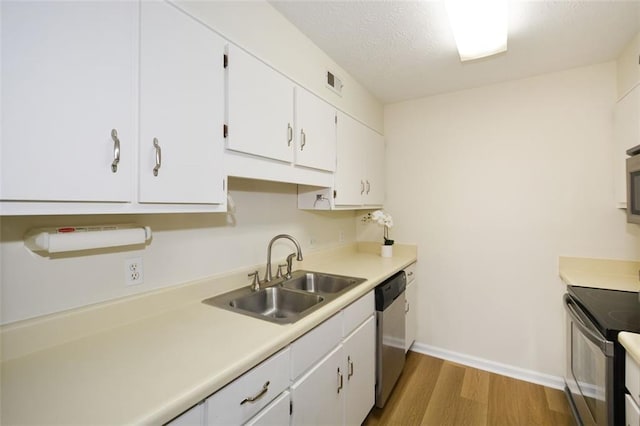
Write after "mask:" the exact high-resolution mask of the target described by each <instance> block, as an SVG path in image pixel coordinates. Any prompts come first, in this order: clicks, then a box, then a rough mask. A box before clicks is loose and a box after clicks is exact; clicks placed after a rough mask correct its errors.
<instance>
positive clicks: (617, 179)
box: [613, 85, 640, 208]
mask: <svg viewBox="0 0 640 426" xmlns="http://www.w3.org/2000/svg"><path fill="white" fill-rule="evenodd" d="M613 117H614V121H613V122H614V126H613V130H614V145H613V146H614V150H613V161H614V164H613V172H614V185H615V188H614V194H615V203H616V207H618V208H626V207H627V174H626V159H627V154H626V151H627V149H629V148H632V147H634V146H636V145H640V85H638V86H635V87H634V89H633V90H632V91H631V92H629V93H628V94H627V95H626V96H625V97H623V98H622V99H620V100H619V101H618V103H617V104H616V106H615V108H614V114H613Z"/></svg>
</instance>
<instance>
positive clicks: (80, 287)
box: [0, 179, 355, 323]
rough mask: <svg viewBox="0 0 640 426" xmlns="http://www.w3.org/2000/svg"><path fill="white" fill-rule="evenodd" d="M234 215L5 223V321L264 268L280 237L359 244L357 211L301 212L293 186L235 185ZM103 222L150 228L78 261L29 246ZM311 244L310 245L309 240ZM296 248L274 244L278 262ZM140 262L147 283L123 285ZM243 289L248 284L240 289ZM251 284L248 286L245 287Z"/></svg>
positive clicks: (1, 283) (0, 252)
mask: <svg viewBox="0 0 640 426" xmlns="http://www.w3.org/2000/svg"><path fill="white" fill-rule="evenodd" d="M229 189H230V191H229V192H230V194H231V196H232V198H233V199H234V201H235V204H236V212H235V214H234V215H226V214H219V213H218V214H179V215H178V214H172V215H127V216H118V215H112V216H49V217H4V218H2V228H1V233H0V258H1V263H0V278H1V280H0V294H1V296H2V297H1V298H0V299H1V308H2V309H1V311H0V312H2V323H9V322H13V321H16V320H20V319H25V318H30V317H35V316H39V315H43V314H47V313H51V312H57V311H62V310H66V309H69V308H74V307H79V306H84V305H88V304H92V303H97V302H100V301H104V300H110V299H115V298H118V297H123V296H126V295H130V294H134V293H140V292H144V291H150V290H153V289H157V288H162V287H167V286H171V285H177V284H180V283H184V282H186V281H189V280H194V279H198V278H202V277H207V276H210V275H214V274H220V273H224V272H227V271H232V270H235V269H240V268H246V267H248V266H251V265H259V266H260V267H261V269H262V270H264V265H265V264H266V259H267V245H268V243H269V241H270V240H271V238H273V237H274V236H275V235H277V234H280V233H288V234H291V235H293V236H294V237H296V238H297V239H298V240H299V241H300V244H301V245H302V249H303V253H304V252H306V253H308V252H310V251H313V250H317V249H320V248H327V247H332V246H337V245H339V242H338V241H339V234H340V232H341V231H342V232H343V233H344V237H345V243H349V242H353V241H355V225H354V223H355V222H354V212H307V211H302V210H298V209H297V190H296V186H295V185H289V184H280V183H268V182H260V181H252V180H244V179H230V182H229ZM101 223H138V224H144V225H149V226H151V228H152V230H153V240H152V242H151V244H150V245H149V246H148V247H147V248H145V249H139V248H137V247H136V248H135V249H131V250H127V249H112V250H106V251H101V252H99V253H97V254H96V253H91V254H88V255H81V256H60V257H54V258H49V257H42V256H39V255H36V254H34V253H32V252H30V251H29V250H27V249H26V248H25V247H24V243H23V236H24V234H25V233H26V232H27V231H28V230H29V229H31V228H33V227H40V226H63V225H82V224H101ZM312 239H313V240H314V244H313V245H311V240H312ZM293 249H295V247H294V246H293V245H292V244H290V243H289V242H287V241H285V240H282V241H279V242H278V243H276V244H274V250H273V256H274V260H273V262H274V263H275V262H276V259H282V258H284V257H286V255H287V254H289V253H291V251H292V250H293ZM137 256H140V257H142V259H143V264H144V283H143V284H141V285H138V286H131V287H127V286H125V284H124V262H125V259H128V258H131V257H137ZM240 284H241V285H242V284H244V283H240ZM246 284H247V285H248V284H249V281H247V283H246Z"/></svg>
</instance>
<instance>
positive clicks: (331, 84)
mask: <svg viewBox="0 0 640 426" xmlns="http://www.w3.org/2000/svg"><path fill="white" fill-rule="evenodd" d="M342 86H343V85H342V80H340V78H338V76H336V75H335V74H334V73H332V72H331V71H327V87H328V88H329V89H331V90H333V91H334V92H336V93H337V94H338V95H340V96H342Z"/></svg>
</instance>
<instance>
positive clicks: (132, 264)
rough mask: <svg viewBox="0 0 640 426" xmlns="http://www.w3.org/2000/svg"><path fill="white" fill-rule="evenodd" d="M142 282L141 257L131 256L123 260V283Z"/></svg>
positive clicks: (135, 283)
mask: <svg viewBox="0 0 640 426" xmlns="http://www.w3.org/2000/svg"><path fill="white" fill-rule="evenodd" d="M143 282H144V268H143V266H142V258H141V257H132V258H131V259H127V260H125V261H124V283H125V284H126V285H137V284H142V283H143Z"/></svg>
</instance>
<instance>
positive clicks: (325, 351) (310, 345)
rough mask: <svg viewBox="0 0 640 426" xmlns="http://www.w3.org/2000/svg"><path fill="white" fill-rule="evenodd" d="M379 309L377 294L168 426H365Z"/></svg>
mask: <svg viewBox="0 0 640 426" xmlns="http://www.w3.org/2000/svg"><path fill="white" fill-rule="evenodd" d="M374 309H375V303H374V295H373V291H371V292H369V293H368V294H366V295H365V296H363V297H361V298H360V299H358V300H357V301H355V302H353V303H352V304H351V305H349V306H348V307H346V308H345V309H343V310H342V311H340V312H338V313H337V314H335V315H334V316H332V317H331V318H329V319H327V320H326V321H324V322H323V323H321V324H320V325H318V326H317V327H315V328H314V329H313V330H311V331H309V332H308V333H306V334H305V335H303V336H302V337H300V338H298V339H297V340H295V341H294V342H292V343H291V344H290V345H289V346H287V347H286V348H285V349H282V350H281V351H280V352H278V353H276V354H275V355H272V356H271V357H270V358H268V359H267V360H265V361H263V362H262V363H260V364H259V365H257V366H256V367H254V368H252V369H251V370H249V371H248V372H246V373H244V374H243V375H242V376H240V377H238V378H237V379H235V380H234V381H233V382H231V383H229V384H228V385H227V386H225V387H224V388H222V389H220V390H219V391H217V392H216V393H214V394H213V395H211V396H210V397H209V398H207V399H206V400H204V401H203V402H201V403H200V404H198V405H196V406H194V407H193V408H191V409H190V410H188V411H186V412H184V413H183V414H182V415H180V416H178V417H176V418H175V419H173V420H172V421H171V422H169V423H168V424H170V425H171V426H185V425H197V426H203V425H207V426H213V425H241V424H245V425H256V426H257V425H288V424H291V425H342V424H346V425H360V424H362V422H363V421H364V419H365V418H366V416H367V414H368V413H369V411H370V410H371V408H372V407H373V405H374V403H375V356H376V353H375V337H376V336H375V333H376V322H375V310H374Z"/></svg>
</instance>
